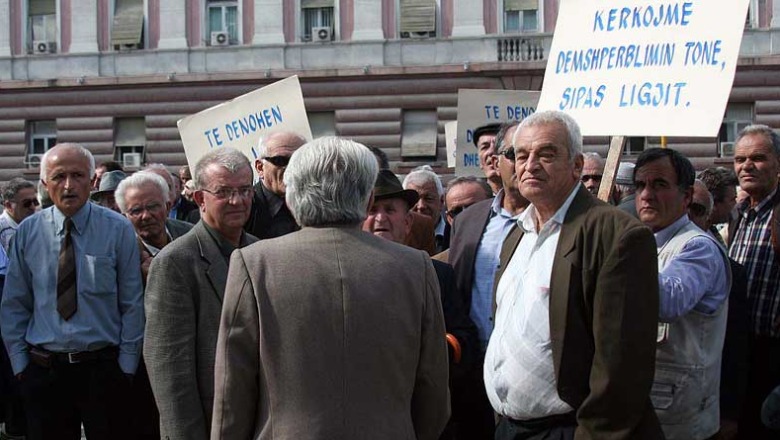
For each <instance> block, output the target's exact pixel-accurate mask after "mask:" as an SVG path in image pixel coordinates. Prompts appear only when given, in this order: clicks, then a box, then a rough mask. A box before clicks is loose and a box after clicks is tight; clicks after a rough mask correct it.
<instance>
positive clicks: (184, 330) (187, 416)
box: [144, 147, 256, 440]
mask: <svg viewBox="0 0 780 440" xmlns="http://www.w3.org/2000/svg"><path fill="white" fill-rule="evenodd" d="M194 174H195V175H194V180H195V194H194V197H195V200H196V202H197V203H198V206H199V207H200V212H201V220H200V222H199V223H198V224H197V225H195V226H194V227H193V228H192V230H191V231H190V232H188V233H186V234H185V235H184V236H182V237H181V238H179V239H177V240H175V241H174V242H172V243H171V244H169V245H167V246H165V247H164V248H163V249H162V250H161V251H160V252H159V253H158V254H157V255H156V256H155V257H154V259H153V260H152V264H151V266H150V268H149V282H148V285H147V287H146V298H145V306H146V334H145V338H144V358H145V360H146V365H147V369H148V371H149V378H150V380H151V384H152V390H153V391H154V397H155V400H156V401H157V408H158V409H159V411H160V431H161V435H162V438H166V439H170V440H178V439H181V440H185V439H186V440H205V439H207V438H208V437H209V432H210V429H211V408H212V402H213V396H214V357H215V351H216V346H217V331H218V329H219V317H220V313H221V310H222V297H223V294H224V290H225V282H226V280H227V273H228V262H229V259H230V254H231V252H232V251H233V250H234V249H236V248H239V247H243V246H246V245H247V244H249V243H252V242H254V241H256V239H255V238H254V237H252V236H250V235H248V234H246V233H245V232H244V231H243V229H242V227H243V225H244V223H245V222H246V219H247V217H248V216H249V209H250V207H251V200H252V193H253V191H252V168H251V166H250V165H249V161H248V160H247V158H246V157H245V156H244V155H243V154H242V153H240V152H238V151H236V150H234V149H232V148H226V147H225V148H218V149H214V150H212V151H210V152H209V153H207V154H206V155H204V156H203V157H202V158H201V159H200V160H199V161H198V163H197V165H196V166H195V170H194ZM145 210H146V211H149V210H150V207H149V205H148V204H147V205H146V207H145ZM151 210H153V211H154V210H156V207H155V206H152V207H151Z"/></svg>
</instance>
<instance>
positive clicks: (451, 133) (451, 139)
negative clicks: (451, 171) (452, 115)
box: [444, 121, 458, 168]
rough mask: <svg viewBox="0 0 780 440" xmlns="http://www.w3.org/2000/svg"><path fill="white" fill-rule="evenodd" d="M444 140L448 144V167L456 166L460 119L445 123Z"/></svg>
mask: <svg viewBox="0 0 780 440" xmlns="http://www.w3.org/2000/svg"><path fill="white" fill-rule="evenodd" d="M444 141H445V144H446V145H447V168H455V152H456V150H457V145H456V143H457V141H458V121H450V122H448V123H446V124H444Z"/></svg>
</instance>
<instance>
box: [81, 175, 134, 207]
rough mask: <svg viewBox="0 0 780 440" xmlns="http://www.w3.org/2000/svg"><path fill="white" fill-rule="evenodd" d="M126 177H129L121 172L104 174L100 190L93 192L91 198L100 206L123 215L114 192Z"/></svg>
mask: <svg viewBox="0 0 780 440" xmlns="http://www.w3.org/2000/svg"><path fill="white" fill-rule="evenodd" d="M125 177H127V174H125V173H124V171H119V170H117V171H109V172H107V173H103V176H102V177H101V178H100V184H99V186H98V190H97V191H95V192H93V193H92V194H91V195H90V196H89V198H90V199H92V201H93V202H95V203H97V204H98V205H100V206H102V207H104V208H108V209H110V210H112V211H114V212H119V213H120V214H121V211H119V205H117V204H116V199H115V198H114V192H116V188H117V187H118V186H119V182H121V181H122V180H124V179H125Z"/></svg>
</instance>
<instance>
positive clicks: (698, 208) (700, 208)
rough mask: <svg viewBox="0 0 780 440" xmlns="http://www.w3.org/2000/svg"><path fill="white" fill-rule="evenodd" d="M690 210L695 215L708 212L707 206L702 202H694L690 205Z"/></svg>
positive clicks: (700, 215)
mask: <svg viewBox="0 0 780 440" xmlns="http://www.w3.org/2000/svg"><path fill="white" fill-rule="evenodd" d="M688 211H689V212H690V213H691V214H693V216H694V217H702V216H704V215H705V214H707V207H706V206H704V205H702V204H701V203H696V202H692V203H691V204H690V205H688Z"/></svg>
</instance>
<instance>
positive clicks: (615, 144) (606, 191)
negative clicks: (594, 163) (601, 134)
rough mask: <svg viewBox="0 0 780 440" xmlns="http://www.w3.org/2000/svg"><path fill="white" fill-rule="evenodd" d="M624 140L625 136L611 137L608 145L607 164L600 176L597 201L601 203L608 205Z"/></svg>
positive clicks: (624, 143)
mask: <svg viewBox="0 0 780 440" xmlns="http://www.w3.org/2000/svg"><path fill="white" fill-rule="evenodd" d="M626 139H628V138H627V137H626V136H612V140H611V141H610V143H609V152H608V153H607V163H606V164H605V165H604V174H603V175H602V176H601V185H600V186H599V200H601V201H603V202H607V203H609V198H610V196H611V195H612V187H613V185H612V184H613V183H614V182H615V175H617V170H618V165H619V164H620V155H621V153H623V147H624V146H625V145H626Z"/></svg>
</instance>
